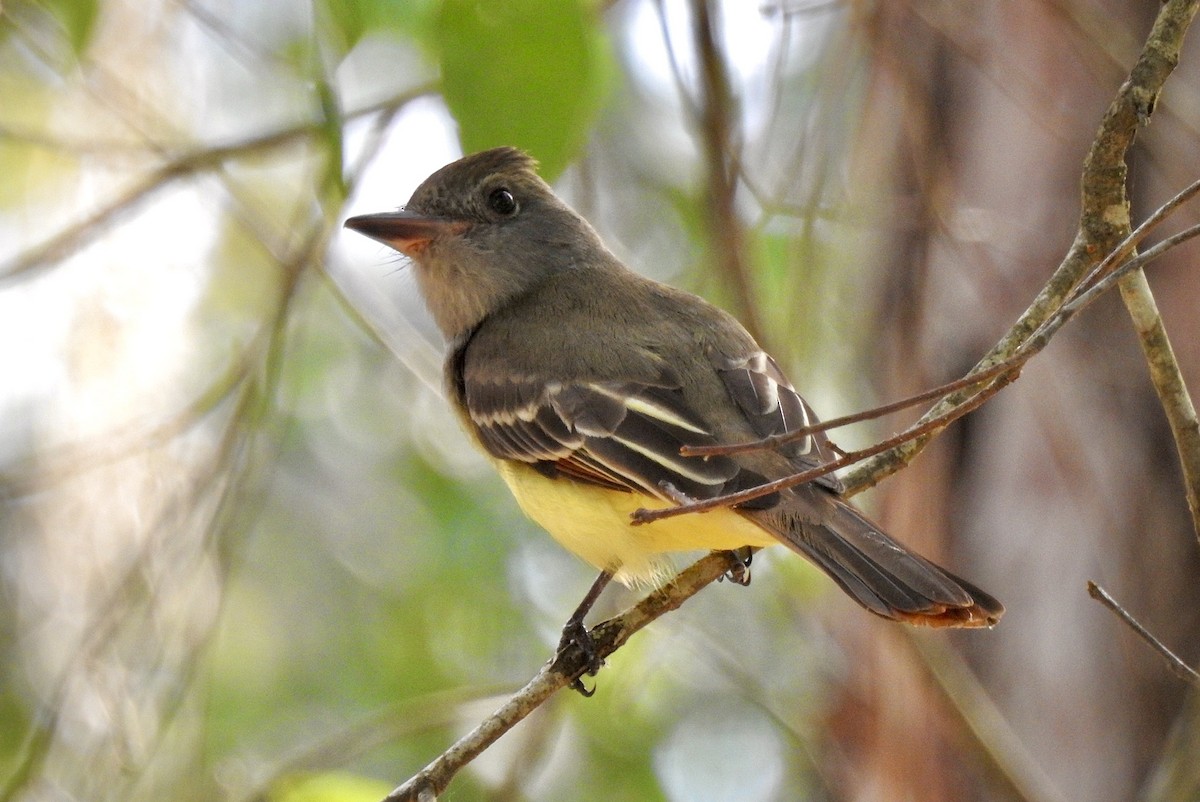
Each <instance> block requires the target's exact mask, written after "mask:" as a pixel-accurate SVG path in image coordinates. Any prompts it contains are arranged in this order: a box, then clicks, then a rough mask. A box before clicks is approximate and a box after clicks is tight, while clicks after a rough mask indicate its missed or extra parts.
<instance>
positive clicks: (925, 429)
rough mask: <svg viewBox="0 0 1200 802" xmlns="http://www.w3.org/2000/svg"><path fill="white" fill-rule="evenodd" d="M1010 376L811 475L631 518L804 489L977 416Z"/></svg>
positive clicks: (643, 519)
mask: <svg viewBox="0 0 1200 802" xmlns="http://www.w3.org/2000/svg"><path fill="white" fill-rule="evenodd" d="M1010 371H1011V372H1010V373H1006V374H1004V375H1003V376H1000V377H999V378H997V379H995V380H994V381H993V382H992V383H991V384H989V385H988V386H987V387H984V388H983V389H982V390H980V391H979V392H978V393H976V394H975V395H973V396H971V397H970V398H968V399H967V400H966V401H963V402H962V403H960V404H957V405H956V406H954V407H952V408H951V409H949V410H947V411H946V412H944V413H943V414H941V415H939V416H938V417H936V418H933V419H931V420H922V421H918V422H917V423H914V424H913V425H912V426H911V427H909V428H908V429H905V430H904V431H903V432H901V433H900V434H898V435H895V436H894V437H889V438H888V439H886V440H882V441H880V442H878V443H876V444H875V445H873V446H869V447H867V448H864V449H862V450H861V451H851V452H849V453H847V454H845V455H843V456H842V457H839V458H838V459H835V460H833V461H832V462H826V463H823V464H821V465H818V466H816V467H815V468H811V469H810V470H807V471H801V472H800V473H794V474H791V475H790V476H784V477H783V478H781V479H776V480H775V481H773V482H767V483H765V484H761V485H756V486H754V487H751V488H748V489H746V490H742V491H739V492H737V493H726V494H724V495H721V496H715V497H713V498H709V499H704V500H703V501H693V502H690V503H687V504H680V505H678V506H676V507H664V508H660V509H646V508H642V509H639V510H635V511H634V513H633V515H631V516H630V518H631V520H632V522H633V523H634V524H648V523H652V522H654V521H658V520H661V519H663V518H674V517H675V516H677V515H685V514H688V513H697V512H708V511H710V510H715V509H718V508H720V507H733V506H737V505H738V504H745V503H746V502H747V501H752V500H754V499H756V498H761V497H762V496H769V495H770V494H772V493H777V492H779V491H780V490H786V489H787V488H789V487H795V486H796V485H802V484H804V483H805V482H811V481H812V480H814V479H819V478H820V477H822V476H825V475H826V474H830V473H833V472H834V471H836V470H839V469H841V468H845V467H846V466H848V465H853V464H855V463H857V462H862V461H863V460H865V459H867V458H868V457H873V456H875V455H876V454H881V453H883V452H885V451H887V450H889V449H892V448H895V447H896V446H898V445H901V444H903V443H908V442H912V441H913V440H915V439H917V438H919V437H930V436H932V435H933V434H936V433H937V432H938V431H940V430H941V429H944V428H946V427H947V426H948V425H950V424H951V423H952V422H954V421H955V420H958V419H959V418H961V417H962V416H963V415H966V414H967V413H969V412H973V411H974V410H976V409H978V408H979V407H981V406H983V404H984V402H986V401H987V400H988V399H989V398H991V397H992V396H994V395H995V394H996V393H998V392H1000V390H1001V389H1002V388H1004V387H1006V386H1007V385H1008V384H1010V383H1012V382H1013V381H1015V380H1016V378H1017V375H1018V374H1017V370H1016V369H1015V368H1010Z"/></svg>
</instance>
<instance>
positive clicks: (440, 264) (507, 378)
mask: <svg viewBox="0 0 1200 802" xmlns="http://www.w3.org/2000/svg"><path fill="white" fill-rule="evenodd" d="M535 167H536V165H535V163H534V161H533V160H532V159H531V158H530V157H528V156H527V155H526V154H524V153H523V152H521V151H519V150H516V149H514V148H496V149H494V150H488V151H485V152H482V153H477V154H475V155H473V156H468V157H466V158H464V159H461V160H459V161H456V162H453V163H452V164H449V165H447V166H445V167H443V168H442V169H440V170H438V171H437V172H435V173H434V174H433V175H431V176H430V177H429V178H428V179H426V180H425V182H424V183H422V184H421V185H420V186H419V187H418V188H417V190H416V192H414V193H413V196H412V198H411V199H410V200H409V202H408V204H407V205H406V206H405V207H404V209H403V210H402V211H398V212H387V213H382V214H370V215H363V216H360V217H353V218H351V219H349V220H347V221H346V226H348V227H349V228H351V229H353V230H355V231H358V232H360V233H362V234H365V235H367V236H369V237H372V238H373V239H375V240H378V241H379V242H382V243H384V244H385V245H388V246H390V247H392V248H394V249H396V250H397V251H399V252H400V253H402V254H405V255H406V256H408V257H410V258H411V259H412V262H413V264H414V266H415V270H416V277H417V283H418V286H419V288H420V291H421V294H422V295H423V296H424V299H425V302H426V304H427V305H428V307H429V310H430V312H431V313H432V314H433V318H434V320H435V321H436V323H437V325H438V327H439V328H440V329H441V330H442V333H443V334H444V335H445V336H446V338H447V340H448V341H449V343H450V347H449V353H448V355H447V357H446V364H445V381H446V388H447V395H448V398H449V400H450V402H451V403H452V404H453V405H454V408H455V409H456V411H457V412H458V414H459V417H460V418H461V419H462V422H463V425H464V426H465V427H466V429H467V431H468V432H469V433H470V434H471V436H472V438H473V439H474V441H475V443H476V444H477V445H478V446H479V448H481V449H482V450H483V451H484V452H485V453H486V454H487V455H488V456H489V457H490V458H491V460H492V462H493V463H494V464H495V466H496V468H497V469H498V470H499V472H500V475H501V476H502V477H503V478H504V481H505V482H506V483H507V484H508V486H509V488H510V489H511V490H512V492H513V495H514V496H516V499H517V502H518V503H519V504H520V505H521V508H522V509H523V510H524V511H525V513H526V514H527V515H528V516H529V517H530V518H532V519H533V520H534V521H536V522H537V523H538V524H540V525H541V526H543V527H544V528H545V529H546V530H547V531H549V532H550V534H551V535H553V536H554V538H555V539H556V540H558V542H559V543H561V544H562V545H563V546H565V547H566V548H567V549H569V550H570V551H572V552H574V553H575V554H577V555H579V556H580V557H582V558H583V559H584V560H586V561H587V562H589V563H591V564H592V565H593V566H595V567H596V568H597V569H599V570H600V571H601V574H600V577H599V578H598V579H597V582H596V584H595V585H594V586H593V588H592V591H591V592H589V595H588V598H586V599H585V600H584V603H583V604H582V605H581V606H580V609H579V610H577V611H576V613H575V615H574V616H572V619H571V621H570V622H568V627H567V630H566V631H565V637H566V638H570V637H579V632H580V630H582V620H583V616H584V615H585V614H586V612H587V608H588V607H590V604H591V602H592V601H594V600H595V597H596V596H598V595H599V593H600V591H601V590H602V589H603V587H604V585H605V584H607V582H608V581H609V580H610V579H611V578H614V577H615V578H616V579H617V580H619V581H621V582H624V583H625V584H634V583H638V582H643V581H645V582H655V581H658V580H660V579H661V578H662V571H663V565H664V561H663V559H662V555H663V554H665V553H667V552H673V551H684V550H692V549H712V550H740V549H743V548H745V547H763V546H770V545H776V544H783V545H784V546H786V547H788V548H789V549H791V550H792V551H795V552H796V553H798V554H801V555H803V556H804V557H807V558H808V559H810V560H812V561H813V562H814V563H816V565H817V566H818V567H820V568H821V569H822V570H823V571H824V572H825V573H826V574H828V575H829V576H830V577H831V578H832V579H833V581H834V582H836V583H837V584H838V585H839V586H840V587H841V588H842V590H844V591H845V592H846V593H847V594H849V596H850V597H851V598H853V599H854V600H855V601H857V602H858V603H859V604H861V605H862V606H863V607H865V608H866V609H868V610H870V611H871V612H872V613H875V614H876V615H880V616H883V617H884V618H890V619H893V620H896V621H904V622H906V623H909V624H917V625H924V626H933V627H981V626H991V625H992V624H994V623H996V621H997V620H998V619H999V618H1000V616H1001V614H1002V613H1003V612H1004V608H1003V606H1002V605H1001V604H1000V603H999V602H998V601H996V599H994V598H992V597H991V596H989V595H988V594H987V593H985V592H983V591H982V590H980V589H979V588H977V587H975V586H974V585H972V584H971V583H970V582H967V581H965V580H963V579H961V578H959V577H957V576H955V575H954V574H952V573H950V572H949V571H947V570H946V569H944V568H940V567H938V566H937V565H934V564H933V563H932V562H930V561H929V560H927V559H925V558H924V557H921V556H920V555H918V554H916V553H914V552H912V551H910V550H909V549H907V548H905V547H904V546H902V545H900V544H899V543H897V542H896V541H895V540H893V539H892V538H890V537H888V536H887V535H886V534H885V533H884V532H883V531H882V530H881V529H880V528H879V527H878V526H877V525H876V524H874V523H872V522H871V521H870V520H869V519H868V518H866V517H865V516H864V515H863V514H862V513H861V512H859V511H858V510H857V509H855V508H854V507H853V506H851V505H850V503H849V502H847V501H846V500H845V499H844V498H843V497H842V490H843V488H842V484H841V482H840V481H839V480H838V479H837V478H836V477H835V476H833V475H832V474H828V475H825V476H822V477H820V478H818V479H816V480H814V481H811V482H808V483H806V484H802V485H799V486H796V487H791V488H787V489H783V490H780V491H778V492H774V493H771V494H769V495H766V496H763V497H760V498H757V499H754V500H752V501H749V502H746V503H744V504H742V505H740V506H736V507H724V508H721V509H718V510H715V511H712V512H707V513H703V514H686V515H679V516H675V517H670V518H666V519H662V520H657V521H655V522H653V523H647V524H643V525H636V524H635V523H634V521H633V520H632V519H631V516H633V514H634V513H635V512H636V511H638V510H639V509H658V508H663V507H669V506H675V505H677V504H679V503H680V502H681V501H686V500H690V499H710V498H714V497H717V496H720V495H724V494H727V493H730V492H733V491H737V490H742V489H746V488H749V487H753V486H755V485H760V484H762V483H764V482H766V481H770V480H774V479H779V478H781V477H785V476H789V475H792V474H796V473H798V472H801V471H805V470H809V469H812V468H814V467H815V466H818V465H820V464H822V463H824V462H827V461H829V460H830V459H831V455H832V446H831V444H830V442H829V440H828V439H827V438H826V437H825V435H824V434H822V433H813V434H809V435H807V436H803V437H801V438H800V439H797V440H795V441H793V442H790V443H786V444H783V445H777V446H775V447H773V448H764V449H760V450H757V451H752V452H748V453H739V454H737V455H717V456H708V457H700V456H685V455H684V454H683V453H681V449H682V448H684V447H685V446H708V445H713V444H721V443H739V442H744V441H748V440H753V439H755V438H762V437H766V436H770V435H780V434H785V433H788V432H792V431H796V430H799V429H801V428H802V427H806V426H809V425H811V424H813V423H814V422H816V420H817V419H816V416H815V415H814V414H813V412H812V410H811V409H810V408H809V406H808V404H807V403H806V402H805V401H804V399H803V398H801V397H800V396H799V395H798V394H797V392H796V390H795V389H794V388H793V387H792V385H791V383H790V382H789V381H788V380H787V378H786V377H785V376H784V375H783V372H782V371H781V370H780V369H779V366H778V365H777V364H776V362H775V360H774V359H772V358H771V357H770V356H769V355H768V354H766V353H764V352H763V350H762V349H761V348H760V347H759V346H758V344H757V343H756V342H755V341H754V339H753V338H752V337H751V336H750V334H749V333H747V331H746V330H745V329H744V328H743V327H742V326H741V325H740V324H739V323H738V322H737V320H735V319H734V318H733V317H732V316H730V315H729V314H727V313H726V312H724V311H722V310H721V309H718V308H717V307H715V306H713V305H711V304H709V303H707V302H706V301H704V300H702V299H701V298H699V297H697V296H695V295H692V294H690V293H687V292H683V291H681V290H678V289H674V288H672V287H669V286H667V285H664V284H661V283H658V282H656V281H652V280H650V279H648V278H644V277H642V276H640V275H638V274H637V273H634V272H632V271H631V270H629V269H627V268H626V267H625V266H624V265H623V264H621V262H620V261H619V260H618V259H617V258H616V257H615V256H613V254H612V253H610V252H609V251H608V249H607V248H605V246H604V243H603V242H601V241H600V237H599V236H598V235H597V234H596V232H595V231H594V230H593V229H592V227H591V226H590V225H589V224H588V223H587V221H585V220H584V219H583V218H582V217H580V216H579V215H578V214H577V213H576V212H575V211H574V210H572V209H571V208H570V207H569V206H567V205H566V204H565V203H564V202H563V201H562V200H560V199H559V198H558V197H557V196H555V194H554V192H553V191H552V190H551V188H550V187H549V186H548V185H547V184H546V183H545V182H544V181H543V180H542V179H541V178H539V177H538V175H537V173H536V170H535ZM583 634H584V635H586V630H583Z"/></svg>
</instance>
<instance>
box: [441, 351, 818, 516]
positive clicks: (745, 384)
mask: <svg viewBox="0 0 1200 802" xmlns="http://www.w3.org/2000/svg"><path fill="white" fill-rule="evenodd" d="M712 368H713V369H714V370H715V372H716V373H717V375H719V376H720V378H721V381H722V382H723V383H724V386H725V389H726V392H727V393H728V396H729V400H730V401H732V403H731V404H730V405H729V410H728V412H729V413H730V415H734V416H737V417H739V418H742V419H744V421H745V424H746V425H743V426H739V427H737V428H739V429H743V430H745V431H746V432H747V433H748V434H749V433H750V432H753V433H754V434H757V435H759V436H767V435H772V434H781V433H787V432H791V431H794V430H796V429H798V428H800V427H803V426H808V425H810V424H811V423H813V422H815V421H816V416H815V415H813V413H812V410H811V409H809V407H808V406H807V404H805V402H804V400H803V399H801V398H800V396H799V395H798V394H797V393H796V391H795V390H794V389H793V388H792V386H791V384H790V383H789V382H788V381H787V379H786V378H785V377H784V376H783V374H782V372H780V370H779V367H778V365H777V364H776V363H775V361H774V360H773V359H771V358H770V357H769V356H767V355H766V354H764V353H762V352H761V351H760V352H757V353H755V354H752V355H751V356H748V357H746V358H743V359H737V360H730V359H726V358H722V359H721V361H719V362H714V363H713V365H712ZM458 390H459V397H460V398H461V400H462V402H463V405H464V406H465V408H466V412H467V416H468V418H469V420H470V423H471V425H472V427H473V429H474V430H475V433H476V435H477V437H478V439H479V442H480V443H481V444H482V445H483V447H484V448H485V449H486V450H487V451H488V452H489V453H490V454H491V455H492V456H494V457H496V458H498V459H507V460H516V461H518V462H524V463H528V464H530V465H533V466H534V467H536V468H537V469H538V470H540V471H542V472H543V473H546V474H547V475H551V476H554V475H565V476H568V477H571V478H573V479H576V480H579V481H584V482H590V483H593V484H597V485H601V486H604V487H609V488H612V489H619V490H630V491H641V492H645V493H648V494H650V495H652V496H655V497H658V498H663V499H667V500H674V501H677V500H678V498H679V496H680V495H681V494H682V495H684V496H687V497H689V498H693V499H705V498H712V497H714V496H718V495H722V494H725V493H732V492H736V491H738V490H742V489H745V488H748V487H753V486H755V485H759V484H762V483H763V482H765V481H766V478H765V477H764V476H763V475H762V474H761V473H758V472H755V471H753V470H750V469H748V468H747V467H746V466H745V465H744V463H743V462H741V461H739V460H737V459H736V458H731V457H726V456H713V457H689V456H683V455H681V454H680V449H681V448H682V447H683V446H706V445H713V444H716V443H717V438H716V436H715V435H714V432H713V427H712V426H711V425H710V424H709V423H708V422H706V421H705V419H704V418H703V417H701V416H700V415H699V414H697V413H696V411H695V410H694V409H693V408H692V406H691V405H689V403H688V401H687V397H686V394H685V392H684V391H683V389H682V387H681V386H680V383H679V382H678V381H677V380H676V379H675V378H674V377H673V376H672V373H671V371H670V370H669V369H665V370H663V372H662V373H661V374H660V375H659V377H658V379H657V380H655V381H585V380H577V381H572V382H564V381H556V380H552V379H548V378H545V377H539V376H532V375H516V374H514V373H510V372H507V371H479V370H473V371H467V372H466V373H465V375H464V374H462V373H460V374H459V376H458ZM828 443H829V441H828V440H827V439H825V437H824V435H822V434H814V435H810V436H808V437H806V438H804V439H802V440H799V441H796V442H794V443H789V444H786V445H784V446H781V447H779V448H778V449H777V450H778V451H779V452H780V453H781V454H783V455H784V456H785V457H787V458H788V460H789V461H790V462H791V463H792V464H793V465H794V466H796V469H797V470H803V469H806V468H808V467H812V466H814V465H817V464H819V463H820V462H822V461H826V460H828V459H830V458H831V457H832V453H831V450H830V448H829V444H828ZM771 478H777V477H774V476H772V477H771ZM817 481H818V482H819V483H821V484H824V485H826V486H827V487H829V488H830V489H831V490H834V491H835V492H838V491H840V490H841V483H840V482H839V481H838V480H837V478H836V477H833V476H829V477H822V478H821V479H819V480H817ZM777 501H778V497H777V496H773V495H772V496H764V497H762V498H760V499H755V500H753V501H751V502H749V503H747V504H746V505H743V507H744V508H746V509H763V508H766V507H770V506H772V505H773V504H774V503H776V502H777Z"/></svg>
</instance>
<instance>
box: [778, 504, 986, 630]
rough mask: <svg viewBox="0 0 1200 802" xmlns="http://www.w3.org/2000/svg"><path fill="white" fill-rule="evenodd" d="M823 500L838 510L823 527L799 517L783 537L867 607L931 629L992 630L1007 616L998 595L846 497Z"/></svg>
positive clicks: (890, 616)
mask: <svg viewBox="0 0 1200 802" xmlns="http://www.w3.org/2000/svg"><path fill="white" fill-rule="evenodd" d="M818 492H819V491H818ZM823 500H827V501H829V502H831V503H832V512H831V513H830V514H829V515H826V516H821V517H822V519H823V522H822V523H820V524H816V523H810V522H807V521H805V522H804V523H798V524H797V523H796V522H795V520H794V519H793V521H792V522H791V525H788V526H785V527H781V528H782V529H783V530H784V531H783V532H780V539H781V540H783V541H784V542H785V543H786V544H787V545H788V546H789V547H790V548H792V549H793V550H795V551H798V552H800V553H801V554H803V555H804V556H806V557H808V558H809V559H810V560H812V561H813V562H815V563H816V564H817V565H818V566H820V568H821V569H822V570H824V571H825V573H827V574H829V576H830V577H831V578H832V579H833V581H834V582H837V583H838V585H840V586H841V587H842V589H843V590H845V591H846V593H848V594H849V595H850V596H851V597H852V598H853V599H854V600H855V601H857V602H858V603H859V604H861V605H862V606H863V607H865V608H867V609H868V610H870V611H871V612H873V613H875V614H877V615H881V616H883V617H884V618H890V619H892V620H894V621H903V622H905V623H908V624H914V625H917V626H927V627H990V626H992V625H993V624H995V623H996V622H997V621H999V620H1000V616H1001V615H1003V614H1004V605H1002V604H1001V603H1000V602H998V601H997V600H996V599H994V598H993V597H992V596H990V595H988V594H987V593H985V592H983V591H982V590H980V589H979V588H977V587H975V586H974V585H972V584H971V583H970V582H967V581H966V580H965V579H961V578H959V577H957V576H955V575H954V574H952V573H950V572H949V571H947V570H946V569H944V568H941V567H939V566H937V565H934V564H933V563H932V562H930V561H929V560H926V559H925V558H924V557H922V556H921V555H919V554H916V553H915V552H913V551H910V550H909V549H907V548H905V547H904V546H902V545H900V544H899V543H897V542H896V541H894V540H892V539H891V538H890V537H888V536H887V535H886V534H884V533H883V531H882V530H881V529H880V528H879V527H878V526H877V525H876V524H874V523H872V522H871V521H870V520H869V519H868V518H867V517H866V516H864V515H863V514H862V513H861V512H859V511H858V510H856V509H855V508H854V507H852V506H850V505H849V504H848V503H846V502H845V501H843V500H842V499H840V498H838V497H837V496H834V495H833V494H829V495H828V496H827V497H826V499H823ZM777 531H778V530H777Z"/></svg>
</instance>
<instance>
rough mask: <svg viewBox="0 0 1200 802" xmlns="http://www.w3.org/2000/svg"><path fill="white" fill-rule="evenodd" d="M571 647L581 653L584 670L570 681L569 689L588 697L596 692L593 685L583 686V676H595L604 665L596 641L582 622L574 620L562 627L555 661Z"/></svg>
mask: <svg viewBox="0 0 1200 802" xmlns="http://www.w3.org/2000/svg"><path fill="white" fill-rule="evenodd" d="M572 647H574V648H576V649H579V651H581V652H583V661H584V668H583V673H581V674H580V675H579V676H578V677H576V678H575V679H573V680H572V681H571V685H570V687H571V689H572V690H574V691H578V692H579V693H580V695H582V696H586V697H590V696H591V695H592V694H594V693H595V692H596V686H594V685H593V686H592V687H591V688H588V687H587V686H586V685H584V684H583V678H584V676H585V675H586V676H589V677H594V676H596V674H597V672H599V671H600V668H601V666H603V665H604V660H603V658H601V657H600V653H599V652H598V651H597V649H596V641H595V640H593V639H592V636H591V634H590V633H589V632H588V630H587V627H586V626H584V625H583V622H582V621H577V620H575V619H574V618H572V619H571V620H570V621H568V622H567V625H566V626H565V627H563V632H562V639H561V640H559V642H558V651H557V654H556V655H555V659H559V658H561V657H562V656H563V655H564V654H566V652H567V650H569V649H571V648H572Z"/></svg>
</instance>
